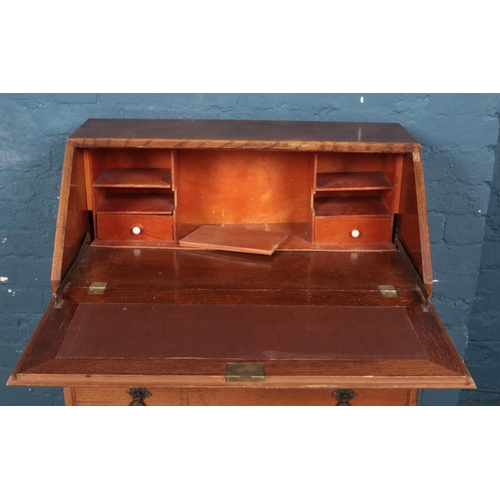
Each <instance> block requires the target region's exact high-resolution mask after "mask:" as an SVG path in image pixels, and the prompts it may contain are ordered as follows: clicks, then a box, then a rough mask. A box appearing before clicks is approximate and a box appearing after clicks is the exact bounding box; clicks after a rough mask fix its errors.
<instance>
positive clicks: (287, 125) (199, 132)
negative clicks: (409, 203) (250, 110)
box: [69, 119, 418, 152]
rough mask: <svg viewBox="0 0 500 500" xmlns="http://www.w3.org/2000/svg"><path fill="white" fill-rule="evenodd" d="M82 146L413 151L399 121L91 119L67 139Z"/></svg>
mask: <svg viewBox="0 0 500 500" xmlns="http://www.w3.org/2000/svg"><path fill="white" fill-rule="evenodd" d="M69 141H70V142H72V143H73V144H75V145H76V146H80V147H96V146H101V147H102V146H104V147H105V146H115V147H126V146H130V147H168V148H176V149H181V148H194V149H197V148H217V149H219V148H221V149H226V148H229V149H256V148H258V149H277V150H301V151H313V150H316V151H358V150H359V151H361V150H363V151H373V152H412V151H413V150H415V148H416V147H418V143H417V141H416V140H415V139H414V138H413V137H412V136H411V135H410V134H409V133H408V132H407V131H406V130H405V129H404V128H403V127H402V126H401V125H400V124H398V123H356V122H300V121H260V120H244V121H241V120H167V119H90V120H87V121H86V122H85V123H84V124H83V125H82V126H81V127H80V128H79V129H78V130H76V131H75V132H74V133H73V134H72V135H71V136H70V138H69Z"/></svg>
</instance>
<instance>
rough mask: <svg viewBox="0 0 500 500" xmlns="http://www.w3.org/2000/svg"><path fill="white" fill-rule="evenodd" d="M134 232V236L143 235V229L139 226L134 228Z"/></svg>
mask: <svg viewBox="0 0 500 500" xmlns="http://www.w3.org/2000/svg"><path fill="white" fill-rule="evenodd" d="M132 232H133V233H134V234H141V233H142V229H141V228H140V227H139V226H134V227H133V228H132Z"/></svg>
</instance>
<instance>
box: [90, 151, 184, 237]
mask: <svg viewBox="0 0 500 500" xmlns="http://www.w3.org/2000/svg"><path fill="white" fill-rule="evenodd" d="M172 157H173V154H172V150H168V149H142V148H102V149H87V150H85V151H84V165H85V177H86V187H87V206H88V208H89V210H91V211H92V213H93V221H94V228H95V236H96V239H97V238H102V235H103V234H108V233H110V231H108V230H106V232H104V230H102V227H101V231H99V217H98V214H106V215H105V216H104V215H103V216H101V219H100V220H101V226H102V225H103V221H104V220H105V219H106V220H107V221H117V222H118V221H119V222H120V223H121V224H122V225H125V227H126V230H125V231H122V232H120V231H116V232H111V233H112V234H116V235H120V234H128V232H130V231H128V229H131V230H132V229H134V230H137V231H138V230H140V231H141V233H140V235H135V234H133V233H130V234H131V237H133V238H136V237H137V238H138V239H144V238H145V233H147V232H148V228H149V227H150V226H151V227H155V231H154V237H155V239H156V240H161V239H162V237H163V236H162V234H164V235H165V236H164V237H165V240H167V241H168V240H172V230H171V227H172V225H173V212H174V206H175V199H174V190H173V159H172ZM127 216H130V217H127ZM160 216H165V217H167V218H166V219H158V217H160ZM134 217H135V218H136V219H137V221H135V219H134ZM148 217H150V219H148ZM164 220H166V221H169V222H168V224H167V226H168V228H169V229H168V230H167V231H166V232H162V231H161V230H156V227H157V226H158V224H157V222H158V221H162V225H164V223H163V221H164ZM136 222H137V224H136ZM130 224H131V228H128V225H130ZM109 225H110V226H111V225H112V224H109ZM99 235H101V236H99ZM116 237H117V239H120V236H116Z"/></svg>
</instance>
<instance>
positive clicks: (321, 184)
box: [316, 172, 394, 191]
mask: <svg viewBox="0 0 500 500" xmlns="http://www.w3.org/2000/svg"><path fill="white" fill-rule="evenodd" d="M393 188H394V185H393V184H392V182H391V181H390V180H389V179H388V178H387V176H386V175H385V174H384V173H383V172H341V173H332V172H325V173H319V174H317V178H316V191H351V190H352V191H360V190H382V189H393Z"/></svg>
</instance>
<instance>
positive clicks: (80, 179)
mask: <svg viewBox="0 0 500 500" xmlns="http://www.w3.org/2000/svg"><path fill="white" fill-rule="evenodd" d="M89 231H90V222H89V214H88V211H87V198H86V194H85V171H84V161H83V151H82V150H81V149H78V148H74V147H73V145H71V144H68V145H67V146H66V153H65V156H64V166H63V176H62V182H61V193H60V197H59V212H58V215H57V226H56V239H55V243H54V258H53V262H52V277H51V279H52V289H53V290H54V291H55V290H56V289H57V287H58V286H59V284H60V283H61V280H62V279H63V278H64V276H65V274H66V273H67V271H68V269H69V268H70V267H71V264H72V263H73V261H74V259H75V258H76V256H77V254H78V251H79V250H80V247H81V245H82V242H83V240H84V238H85V235H86V234H87V233H88V232H89Z"/></svg>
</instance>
